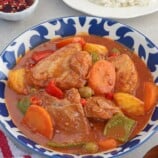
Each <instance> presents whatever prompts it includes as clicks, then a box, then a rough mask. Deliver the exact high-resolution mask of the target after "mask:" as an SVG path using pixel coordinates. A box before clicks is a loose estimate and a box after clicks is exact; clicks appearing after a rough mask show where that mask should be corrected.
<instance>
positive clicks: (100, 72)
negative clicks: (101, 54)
mask: <svg viewBox="0 0 158 158" xmlns="http://www.w3.org/2000/svg"><path fill="white" fill-rule="evenodd" d="M115 79H116V74H115V68H114V66H113V65H112V63H110V62H109V61H106V60H99V61H97V62H96V63H95V64H94V65H93V67H92V68H91V70H90V71H89V75H88V85H89V86H90V87H91V88H92V89H93V90H94V92H95V94H106V93H110V92H111V91H112V90H113V89H114V85H115Z"/></svg>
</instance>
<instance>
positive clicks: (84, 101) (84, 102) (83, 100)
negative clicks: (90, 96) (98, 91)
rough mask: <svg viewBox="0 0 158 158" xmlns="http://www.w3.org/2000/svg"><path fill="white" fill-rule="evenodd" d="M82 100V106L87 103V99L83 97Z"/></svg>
mask: <svg viewBox="0 0 158 158" xmlns="http://www.w3.org/2000/svg"><path fill="white" fill-rule="evenodd" d="M80 102H81V104H82V106H85V105H86V103H87V100H86V99H84V98H81V100H80Z"/></svg>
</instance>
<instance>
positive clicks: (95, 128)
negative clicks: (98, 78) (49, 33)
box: [5, 35, 154, 154]
mask: <svg viewBox="0 0 158 158" xmlns="http://www.w3.org/2000/svg"><path fill="white" fill-rule="evenodd" d="M80 37H82V38H83V39H84V40H85V41H86V42H90V43H95V44H100V45H103V46H106V47H107V49H108V51H109V52H111V51H112V49H113V48H116V49H118V50H119V51H120V52H121V54H127V55H128V56H130V58H131V59H132V60H133V62H134V64H135V67H136V70H137V73H138V77H139V85H138V87H137V89H136V92H135V96H136V97H137V98H139V99H141V100H143V86H144V85H143V83H144V82H147V81H149V82H153V77H152V75H151V73H150V71H149V70H148V68H147V67H146V65H145V64H144V62H143V61H142V60H141V59H140V58H139V57H138V56H137V55H135V54H134V53H133V52H132V51H131V50H129V49H127V48H126V47H125V46H123V45H121V44H120V43H117V42H115V41H113V40H111V39H108V38H102V37H97V36H93V35H91V36H88V35H82V36H80ZM60 40H62V39H57V40H52V41H49V42H47V43H44V44H42V45H40V46H38V47H36V48H34V49H33V50H31V51H29V52H28V53H27V54H26V55H25V56H24V57H23V58H22V59H21V60H20V61H19V62H18V63H17V65H16V66H15V68H14V69H18V68H21V67H22V66H24V65H25V64H26V63H27V61H28V60H29V58H30V57H31V56H32V54H33V53H34V52H37V51H39V50H48V49H51V50H53V51H54V49H55V47H54V43H55V42H56V41H60ZM23 96H25V95H21V94H18V93H16V92H15V91H13V90H12V89H11V88H9V87H8V86H7V87H6V89H5V98H6V103H7V109H8V111H9V114H10V116H11V117H12V120H13V122H14V124H15V125H16V126H17V127H18V128H19V129H20V130H21V131H22V132H23V133H24V134H25V135H26V136H27V137H28V138H30V139H31V140H33V141H35V142H37V143H38V144H40V145H42V146H45V147H48V146H46V144H47V142H49V141H50V140H49V139H48V138H46V137H45V136H42V135H41V134H39V133H38V132H36V133H35V132H32V131H31V130H29V128H28V127H27V126H26V125H24V124H22V119H23V117H24V115H23V114H22V113H21V112H20V111H19V109H18V107H17V102H18V100H19V99H20V98H22V97H23ZM153 108H154V107H153ZM152 111H153V109H151V110H150V111H149V112H148V113H146V114H145V115H143V116H130V118H132V119H134V120H136V122H137V124H136V127H135V128H134V130H133V131H132V134H131V135H130V138H132V137H134V136H135V135H137V134H138V133H139V132H140V131H141V130H142V129H143V128H144V126H145V125H146V124H147V122H148V120H149V119H150V117H151V115H152ZM89 121H90V125H91V129H90V134H89V136H88V138H87V137H86V136H85V141H92V142H96V143H97V141H98V140H99V139H102V138H105V136H104V135H103V130H104V127H105V123H106V121H98V120H95V119H89ZM77 136H78V135H75V134H74V135H73V137H74V138H72V135H70V136H69V135H68V134H66V137H67V138H65V133H64V134H63V133H62V132H61V133H58V131H54V135H53V138H52V141H55V142H63V140H67V141H71V140H74V139H75V137H77ZM76 139H77V138H76ZM119 144H121V143H120V142H119ZM53 149H54V150H58V151H61V152H68V153H79V154H84V153H85V152H84V151H83V150H82V149H81V148H53ZM104 150H105V149H103V148H101V147H100V148H99V150H98V152H100V151H104Z"/></svg>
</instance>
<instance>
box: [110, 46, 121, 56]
mask: <svg viewBox="0 0 158 158" xmlns="http://www.w3.org/2000/svg"><path fill="white" fill-rule="evenodd" d="M111 51H112V53H115V54H117V55H120V50H119V49H117V48H115V47H114V48H112V50H111Z"/></svg>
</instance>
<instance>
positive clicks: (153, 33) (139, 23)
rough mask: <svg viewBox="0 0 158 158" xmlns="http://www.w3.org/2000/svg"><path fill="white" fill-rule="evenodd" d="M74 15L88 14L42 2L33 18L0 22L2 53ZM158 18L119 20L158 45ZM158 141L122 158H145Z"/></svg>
mask: <svg viewBox="0 0 158 158" xmlns="http://www.w3.org/2000/svg"><path fill="white" fill-rule="evenodd" d="M74 1H76V0H74ZM77 2H78V3H79V1H76V5H78V3H77ZM72 15H76V16H77V15H86V14H83V13H81V12H77V11H75V10H73V9H71V8H69V7H68V6H67V5H65V4H64V2H63V1H62V0H40V2H39V5H38V6H37V8H36V11H35V12H34V13H33V14H32V16H30V17H28V18H26V19H25V20H23V21H18V22H9V21H4V20H0V52H1V51H2V50H3V49H4V48H5V47H6V45H7V44H8V43H9V42H10V41H11V40H12V39H13V38H15V37H16V36H17V35H19V34H20V33H22V32H23V31H25V30H26V29H28V28H29V27H31V26H33V25H36V24H38V23H40V22H42V21H46V20H48V19H52V18H57V17H61V16H72ZM157 18H158V12H157V13H154V14H151V15H147V16H143V17H139V18H134V19H126V20H123V19H122V20H119V22H122V23H124V24H127V25H130V26H132V27H134V28H136V29H137V30H139V31H140V32H142V33H144V34H145V35H146V36H147V37H149V38H150V39H151V40H152V41H153V42H154V43H155V44H156V45H158V20H157ZM157 140H158V133H156V134H155V135H154V136H152V137H151V138H150V139H149V140H148V141H147V142H145V143H144V144H143V145H141V146H140V147H139V148H137V149H135V150H133V151H132V152H130V153H128V154H127V155H125V156H122V157H121V158H143V155H144V153H146V152H147V151H148V150H149V149H150V148H151V147H152V146H154V145H156V144H158V141H157ZM20 149H21V148H20ZM22 150H23V149H22ZM33 158H34V157H33Z"/></svg>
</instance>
